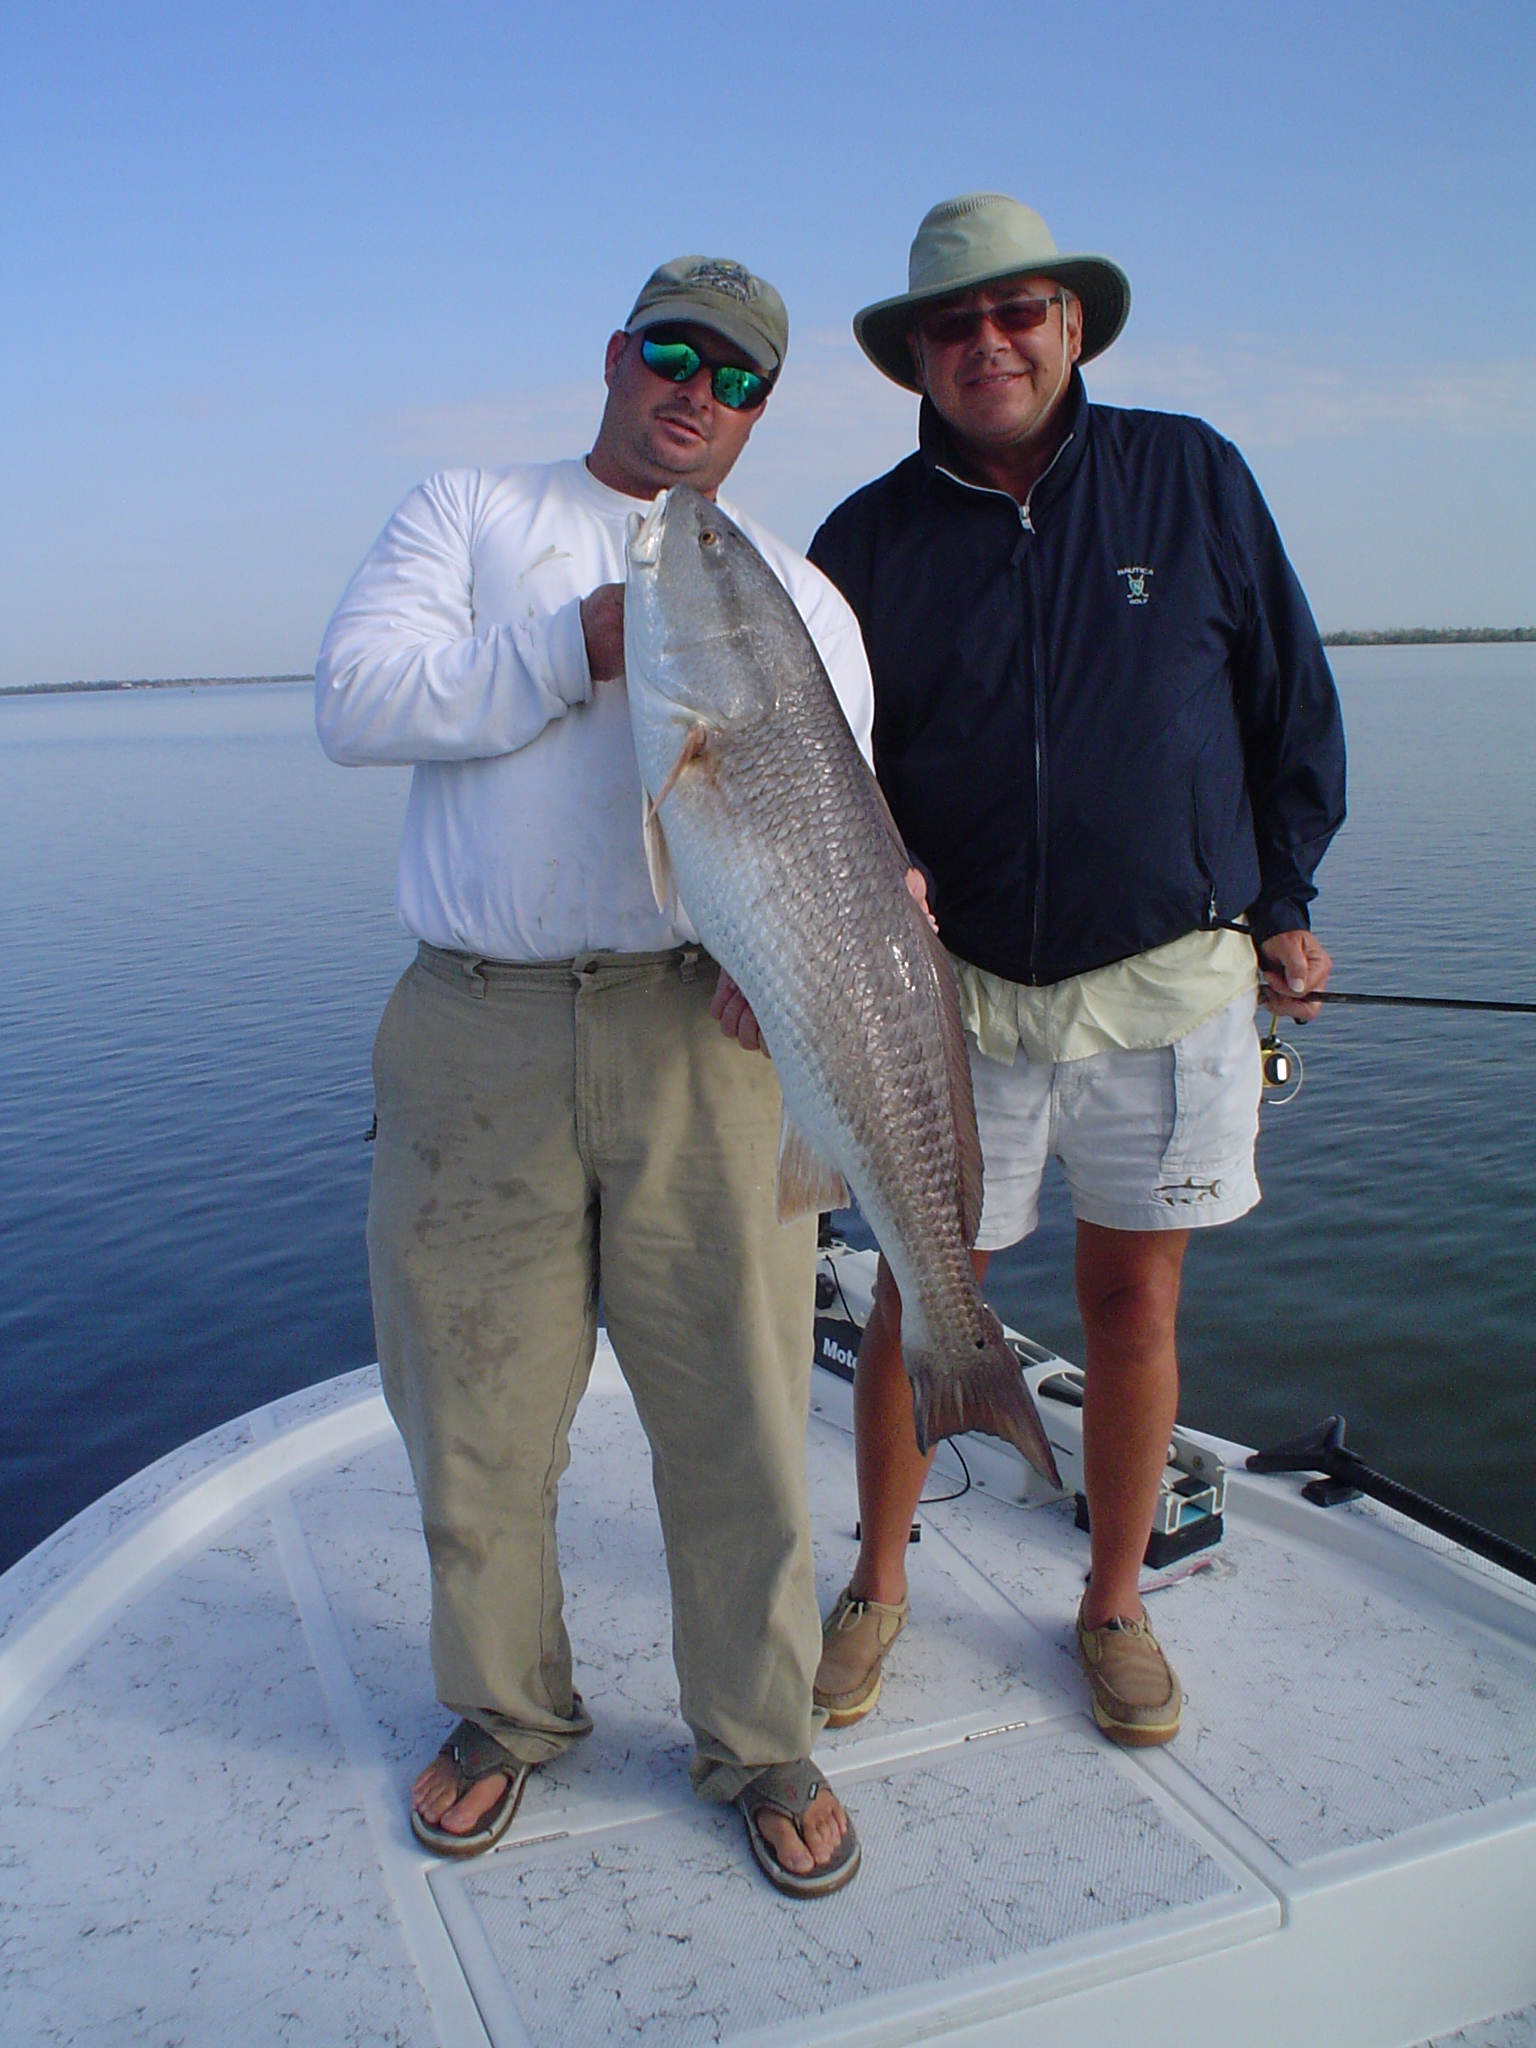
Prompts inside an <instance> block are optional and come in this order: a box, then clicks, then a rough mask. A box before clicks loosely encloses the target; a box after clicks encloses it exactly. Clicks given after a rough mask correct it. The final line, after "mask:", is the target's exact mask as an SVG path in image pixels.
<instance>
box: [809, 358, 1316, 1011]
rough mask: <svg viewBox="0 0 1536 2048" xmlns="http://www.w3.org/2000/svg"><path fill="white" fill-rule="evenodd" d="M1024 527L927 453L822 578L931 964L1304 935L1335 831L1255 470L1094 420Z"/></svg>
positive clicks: (846, 514) (1171, 426) (1071, 404)
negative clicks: (866, 702) (927, 891)
mask: <svg viewBox="0 0 1536 2048" xmlns="http://www.w3.org/2000/svg"><path fill="white" fill-rule="evenodd" d="M1066 404H1067V409H1068V429H1069V438H1068V439H1067V440H1066V441H1065V442H1064V443H1063V445H1062V448H1061V450H1060V452H1059V454H1058V455H1057V458H1056V460H1055V462H1054V463H1053V464H1052V466H1051V467H1050V469H1049V470H1048V471H1047V472H1046V474H1045V475H1044V476H1042V477H1041V478H1040V480H1039V482H1038V483H1037V484H1036V485H1035V487H1034V490H1033V491H1032V492H1031V494H1030V498H1029V503H1028V506H1027V508H1025V509H1024V510H1022V511H1021V509H1020V507H1019V506H1018V505H1017V504H1016V503H1015V501H1014V500H1013V499H1012V498H1011V497H1009V496H1008V495H1007V494H1006V493H1005V492H1002V491H992V490H985V489H981V488H978V487H976V486H974V485H971V484H967V483H964V482H962V481H960V479H959V476H958V473H957V472H955V470H954V458H953V455H952V454H951V450H950V443H949V439H948V432H947V429H946V428H945V426H944V424H943V422H942V420H940V419H939V417H938V415H937V414H936V413H935V412H934V411H933V410H932V408H931V407H930V406H929V404H928V402H927V401H926V399H925V400H924V402H923V409H922V414H921V418H920V424H919V448H918V452H917V454H915V455H912V456H909V457H908V459H907V460H906V461H905V462H903V463H902V464H901V465H900V466H899V467H898V468H896V469H893V470H892V471H891V472H890V474H889V475H887V476H883V477H881V478H879V479H878V480H877V481H876V482H875V483H872V484H869V485H868V486H866V488H865V489H863V490H861V491H858V492H856V493H855V494H854V495H853V497H851V498H849V499H847V500H846V501H845V502H844V503H843V504H841V505H839V506H838V508H837V510H836V511H835V512H833V513H832V515H831V516H830V518H828V520H827V521H826V523H825V524H824V525H823V526H822V528H821V530H820V532H819V533H818V534H817V535H816V538H815V540H814V541H812V543H811V548H810V556H811V560H812V561H813V562H815V563H816V564H817V566H818V567H819V568H821V569H822V570H824V571H825V573H826V574H827V575H828V576H830V577H831V579H832V581H833V582H834V583H835V584H836V585H837V587H838V588H839V590H841V591H842V592H843V594H844V596H845V597H846V598H847V599H848V601H849V603H850V604H851V605H852V607H853V609H854V611H855V613H856V614H857V615H858V620H859V624H860V626H861V627H862V629H863V633H864V642H865V645H866V647H867V648H868V650H869V659H870V667H871V669H872V670H873V673H874V682H875V769H876V772H877V774H878V775H879V778H880V783H881V787H882V788H883V789H884V791H885V794H886V798H887V800H888V802H889V803H890V806H891V809H892V811H893V813H894V814H895V818H896V823H897V825H898V827H899V828H900V830H901V834H902V837H903V838H904V839H905V840H906V842H907V845H908V847H909V848H910V849H911V852H912V854H913V856H914V858H916V859H917V860H918V861H919V862H920V863H921V864H922V865H923V866H924V867H925V868H926V869H927V870H928V872H929V876H930V883H931V890H932V901H933V908H934V913H935V915H936V916H937V918H938V920H939V927H940V930H941V931H942V933H943V936H944V941H945V943H946V945H948V946H949V948H950V949H951V951H952V952H955V953H957V954H959V955H960V957H961V958H962V959H965V960H970V961H973V962H974V963H975V964H976V965H977V966H978V967H985V968H988V969H990V970H991V971H992V972H993V973H995V974H1001V975H1004V976H1006V977H1007V979H1009V980H1010V981H1017V982H1029V983H1046V982H1053V981H1061V980H1063V979H1065V977H1067V976H1068V975H1072V974H1081V973H1083V972H1085V971H1086V970H1087V969H1089V968H1093V967H1101V966H1104V965H1106V964H1107V963H1108V962H1109V961H1112V960H1120V959H1124V958H1125V957H1127V956H1128V955H1130V954H1133V953H1141V952H1145V951H1147V949H1148V948H1150V947H1152V946H1159V945H1162V944H1164V943H1166V942H1167V941H1168V940H1170V939H1176V938H1180V937H1182V936H1183V935H1184V933H1186V932H1190V931H1194V930H1197V929H1200V928H1202V927H1205V928H1209V927H1211V926H1214V925H1218V924H1225V923H1227V922H1229V921H1230V920H1231V919H1233V918H1235V917H1237V916H1238V915H1239V914H1242V913H1246V914H1247V916H1248V918H1249V919H1250V921H1251V923H1252V926H1253V930H1254V934H1255V937H1256V938H1257V939H1260V940H1262V939H1264V938H1266V937H1268V936H1269V934H1270V933H1272V932H1277V931H1285V930H1295V929H1298V928H1300V927H1304V926H1305V925H1306V924H1307V923H1308V916H1307V905H1308V904H1309V903H1310V902H1311V900H1312V898H1313V896H1314V895H1315V894H1316V893H1317V892H1316V890H1315V889H1314V888H1313V886H1312V876H1313V873H1314V871H1315V869H1316V867H1317V864H1318V862H1319V861H1320V860H1321V858H1322V856H1323V853H1324V851H1325V850H1326V848H1327V845H1328V842H1329V840H1330V839H1331V838H1332V837H1333V834H1334V833H1335V832H1336V831H1337V830H1338V828H1339V825H1340V824H1341V823H1342V821H1343V817H1344V732H1343V723H1342V720H1341V717H1340V713H1339V702H1338V695H1337V693H1336V691H1335V689H1334V686H1333V677H1332V675H1331V674H1330V672H1329V668H1328V662H1327V659H1326V657H1325V655H1324V653H1323V649H1322V645H1321V642H1320V641H1319V639H1318V634H1317V627H1316V626H1315V625H1314V624H1313V620H1312V614H1311V612H1310V611H1309V610H1308V608H1307V601H1306V599H1305V597H1304V596H1303V595H1302V591H1301V586H1300V584H1299V583H1298V582H1297V580H1296V576H1295V573H1294V571H1293V570H1292V568H1291V565H1290V563H1289V562H1288V561H1287V560H1286V557H1285V551H1284V549H1283V548H1282V547H1281V545H1280V536H1279V534H1278V533H1277V532H1276V531H1275V525H1274V521H1273V520H1272V519H1271V518H1270V516H1269V511H1268V509H1267V507H1266V506H1265V504H1264V500H1263V499H1262V497H1261V496H1260V495H1259V488H1258V485H1257V484H1256V483H1255V482H1254V480H1253V477H1252V475H1251V474H1250V472H1249V470H1248V468H1247V466H1246V464H1245V463H1244V462H1243V459H1242V457H1241V456H1240V455H1239V454H1238V452H1237V450H1236V449H1235V448H1234V447H1233V446H1232V445H1231V443H1230V442H1228V441H1224V440H1223V439H1222V438H1221V436H1220V435H1219V434H1217V433H1216V432H1215V431H1214V430H1213V429H1212V428H1210V427H1208V426H1206V425H1205V423H1204V422H1203V421H1201V420H1193V419H1184V418H1180V417H1178V416H1176V415H1174V414H1170V413H1155V412H1130V411H1125V410H1122V409H1120V408H1116V407H1109V406H1099V405H1090V404H1089V402H1088V395H1087V393H1086V391H1085V390H1084V388H1083V384H1082V380H1081V378H1080V377H1078V376H1077V374H1076V373H1075V372H1074V374H1073V378H1072V385H1071V389H1070V391H1069V393H1068V397H1067V401H1066Z"/></svg>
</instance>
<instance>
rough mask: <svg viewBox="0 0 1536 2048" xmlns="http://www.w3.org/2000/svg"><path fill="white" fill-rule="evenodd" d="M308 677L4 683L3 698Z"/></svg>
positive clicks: (223, 686) (233, 685) (306, 679)
mask: <svg viewBox="0 0 1536 2048" xmlns="http://www.w3.org/2000/svg"><path fill="white" fill-rule="evenodd" d="M314 680H315V679H314V676H313V675H307V676H135V677H134V678H133V679H132V680H131V681H128V682H121V683H4V684H0V697H78V696H82V695H88V694H89V693H90V692H92V691H94V690H233V689H238V688H240V687H241V686H242V685H243V684H246V683H312V682H313V681H314Z"/></svg>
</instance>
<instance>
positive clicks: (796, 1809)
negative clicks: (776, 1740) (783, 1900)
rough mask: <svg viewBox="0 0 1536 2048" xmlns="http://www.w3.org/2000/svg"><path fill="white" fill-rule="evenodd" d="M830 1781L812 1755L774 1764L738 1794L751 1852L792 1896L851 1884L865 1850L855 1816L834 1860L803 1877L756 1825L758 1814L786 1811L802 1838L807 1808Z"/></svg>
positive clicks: (810, 1895)
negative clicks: (788, 1865) (782, 1859)
mask: <svg viewBox="0 0 1536 2048" xmlns="http://www.w3.org/2000/svg"><path fill="white" fill-rule="evenodd" d="M826 1782H827V1781H826V1779H825V1778H823V1776H822V1775H821V1773H820V1771H818V1770H817V1768H816V1766H815V1765H814V1764H813V1763H812V1762H811V1760H810V1758H809V1757H801V1758H800V1759H799V1760H798V1761H797V1762H795V1763H792V1764H769V1766H768V1768H767V1769H766V1770H763V1771H759V1772H758V1774H757V1776H756V1777H755V1778H753V1779H752V1780H751V1782H750V1783H748V1784H746V1785H743V1786H742V1788H741V1790H740V1791H739V1792H738V1793H737V1794H736V1804H737V1806H738V1807H739V1808H740V1809H741V1816H742V1819H743V1820H744V1821H745V1822H746V1824H747V1839H748V1840H749V1841H750V1842H751V1844H752V1854H753V1855H754V1856H755V1857H756V1858H757V1860H758V1863H759V1864H760V1865H761V1867H762V1871H763V1875H764V1876H765V1877H766V1878H767V1879H768V1882H769V1883H770V1884H773V1885H777V1886H778V1888H779V1890H780V1891H781V1892H788V1893H789V1895H790V1897H791V1898H795V1899H819V1898H823V1897H825V1895H826V1894H827V1893H828V1892H835V1891H841V1890H842V1888H843V1886H844V1885H845V1884H847V1882H848V1880H849V1879H850V1878H851V1877H852V1876H853V1874H854V1872H855V1871H856V1870H857V1869H858V1867H859V1858H860V1856H861V1854H862V1853H863V1852H862V1851H861V1850H860V1848H859V1838H858V1836H857V1835H856V1834H855V1833H854V1831H853V1821H852V1819H851V1817H850V1819H849V1820H848V1823H847V1829H846V1832H845V1833H844V1835H843V1839H842V1842H841V1844H840V1845H839V1847H838V1850H837V1853H836V1855H835V1856H834V1857H833V1858H832V1861H831V1862H830V1863H823V1864H822V1865H820V1867H819V1868H818V1869H816V1870H813V1871H811V1872H809V1873H808V1874H807V1875H806V1876H804V1877H802V1876H801V1875H800V1873H799V1872H798V1871H795V1870H786V1869H785V1867H784V1865H783V1864H782V1863H781V1862H780V1861H779V1859H778V1857H777V1856H776V1855H775V1854H774V1851H773V1844H772V1843H771V1842H770V1841H769V1840H768V1837H767V1836H766V1835H765V1834H764V1833H763V1831H762V1829H761V1828H760V1827H759V1826H758V1824H757V1816H758V1814H759V1813H762V1812H764V1811H766V1812H768V1813H782V1814H783V1816H784V1818H785V1819H786V1820H787V1821H789V1822H790V1823H791V1824H792V1825H793V1826H794V1828H795V1829H796V1831H797V1832H798V1833H799V1834H800V1835H801V1837H802V1838H803V1837H804V1834H805V1814H806V1808H807V1807H808V1806H809V1805H810V1803H811V1801H812V1800H813V1799H814V1798H815V1797H816V1795H817V1793H818V1792H820V1791H821V1789H822V1787H823V1786H824V1785H825V1784H826Z"/></svg>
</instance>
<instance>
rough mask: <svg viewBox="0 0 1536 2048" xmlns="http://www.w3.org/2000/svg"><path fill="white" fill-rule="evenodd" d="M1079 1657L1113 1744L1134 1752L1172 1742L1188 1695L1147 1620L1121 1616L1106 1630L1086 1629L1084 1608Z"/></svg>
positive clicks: (1096, 1710)
mask: <svg viewBox="0 0 1536 2048" xmlns="http://www.w3.org/2000/svg"><path fill="white" fill-rule="evenodd" d="M1077 1654H1078V1656H1079V1657H1081V1659H1082V1661H1083V1669H1084V1670H1085V1671H1086V1672H1087V1674H1088V1686H1089V1690H1090V1691H1091V1692H1092V1694H1093V1718H1094V1720H1095V1721H1097V1722H1098V1724H1099V1726H1100V1727H1101V1728H1102V1729H1103V1730H1104V1733H1105V1734H1106V1735H1107V1736H1109V1737H1110V1738H1111V1740H1112V1741H1115V1742H1123V1743H1125V1744H1127V1746H1128V1747H1130V1748H1132V1749H1146V1748H1150V1747H1151V1746H1152V1745H1153V1744H1154V1743H1158V1742H1172V1740H1173V1738H1174V1737H1175V1735H1177V1734H1178V1732H1179V1716H1180V1714H1181V1713H1182V1712H1183V1707H1184V1692H1183V1688H1182V1687H1181V1686H1180V1684H1179V1681H1178V1677H1177V1675H1176V1674H1175V1672H1174V1669H1173V1666H1172V1665H1171V1664H1170V1663H1169V1662H1168V1659H1167V1658H1166V1657H1165V1656H1164V1655H1163V1652H1162V1649H1161V1647H1160V1645H1159V1643H1158V1640H1157V1637H1156V1636H1155V1635H1153V1633H1152V1628H1151V1624H1150V1623H1149V1622H1148V1621H1147V1619H1146V1616H1145V1615H1143V1616H1142V1618H1141V1620H1139V1621H1124V1620H1122V1619H1120V1618H1119V1617H1118V1616H1117V1617H1116V1618H1114V1619H1113V1620H1110V1621H1106V1622H1105V1623H1104V1625H1103V1627H1102V1628H1084V1626H1083V1610H1082V1608H1081V1607H1079V1608H1078V1610H1077Z"/></svg>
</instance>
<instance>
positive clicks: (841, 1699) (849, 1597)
mask: <svg viewBox="0 0 1536 2048" xmlns="http://www.w3.org/2000/svg"><path fill="white" fill-rule="evenodd" d="M908 1612H909V1604H908V1602H907V1601H905V1600H903V1601H902V1602H901V1603H900V1605H899V1606H894V1607H893V1606H890V1605H887V1604H886V1603H885V1602H884V1601H880V1600H855V1599H854V1597H853V1592H852V1589H851V1588H850V1587H848V1586H844V1588H843V1590H842V1592H841V1593H839V1594H838V1596H837V1604H836V1606H835V1607H834V1608H833V1609H832V1612H831V1613H830V1614H829V1615H828V1616H827V1618H826V1620H825V1621H824V1622H823V1623H822V1625H821V1662H820V1664H819V1665H818V1666H817V1668H816V1689H815V1699H816V1704H817V1706H818V1707H825V1708H826V1710H827V1726H828V1727H829V1728H846V1727H847V1726H848V1724H849V1723H850V1722H851V1721H862V1720H863V1718H864V1716H865V1715H866V1714H867V1713H868V1712H869V1710H870V1708H871V1707H872V1706H873V1705H874V1704H875V1701H876V1700H877V1699H879V1697H880V1666H881V1665H882V1664H883V1663H884V1661H885V1653H886V1651H887V1650H888V1649H889V1648H890V1647H891V1645H892V1643H894V1642H895V1640H896V1638H897V1637H898V1636H899V1635H900V1634H901V1632H902V1630H903V1628H905V1627H906V1622H907V1614H908Z"/></svg>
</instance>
